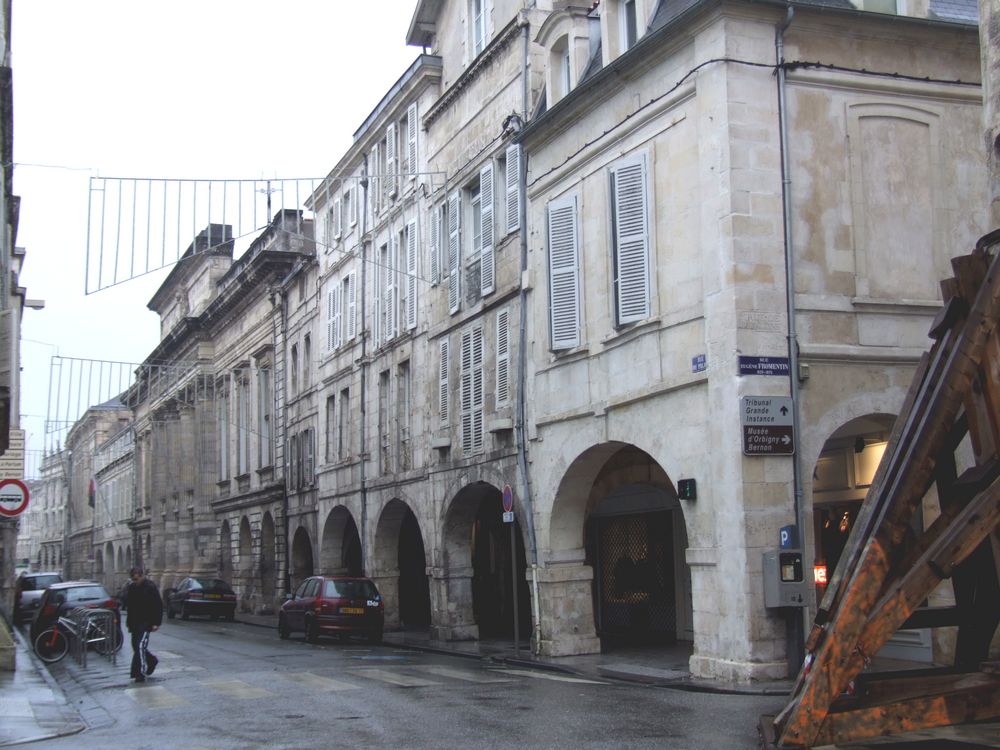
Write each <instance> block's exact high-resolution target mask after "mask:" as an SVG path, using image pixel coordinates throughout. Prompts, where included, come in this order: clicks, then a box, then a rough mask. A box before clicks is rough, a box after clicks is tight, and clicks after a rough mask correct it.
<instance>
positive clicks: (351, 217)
mask: <svg viewBox="0 0 1000 750" xmlns="http://www.w3.org/2000/svg"><path fill="white" fill-rule="evenodd" d="M357 223H358V202H357V191H356V189H355V187H354V184H353V183H351V184H349V185H348V187H347V188H346V189H345V190H344V220H343V222H342V224H341V231H342V232H343V233H344V234H347V233H348V232H350V230H351V228H353V227H354V226H355V225H356V224H357Z"/></svg>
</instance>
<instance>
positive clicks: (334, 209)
mask: <svg viewBox="0 0 1000 750" xmlns="http://www.w3.org/2000/svg"><path fill="white" fill-rule="evenodd" d="M328 225H329V227H330V244H331V245H336V244H337V243H338V242H339V241H340V235H341V234H342V232H343V226H342V213H341V204H340V198H334V200H333V206H331V207H330V214H329V219H328Z"/></svg>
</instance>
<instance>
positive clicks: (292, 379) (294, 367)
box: [288, 344, 299, 396]
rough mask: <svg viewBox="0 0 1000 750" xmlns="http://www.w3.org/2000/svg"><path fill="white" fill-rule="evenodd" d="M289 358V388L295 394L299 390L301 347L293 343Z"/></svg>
mask: <svg viewBox="0 0 1000 750" xmlns="http://www.w3.org/2000/svg"><path fill="white" fill-rule="evenodd" d="M289 359H290V360H291V361H290V362H289V371H288V390H289V393H290V394H291V395H293V396H294V395H296V394H297V393H298V392H299V347H298V345H297V344H292V348H291V351H290V353H289Z"/></svg>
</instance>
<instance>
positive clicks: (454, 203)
mask: <svg viewBox="0 0 1000 750" xmlns="http://www.w3.org/2000/svg"><path fill="white" fill-rule="evenodd" d="M461 210H462V197H461V194H460V193H459V192H458V191H456V192H454V193H452V194H451V197H450V198H448V311H449V312H450V313H453V314H454V313H456V312H458V308H459V307H460V305H461V301H462V298H461V295H460V291H459V279H460V278H461V273H460V270H461V269H460V268H459V266H460V265H461V261H462V253H461V246H460V244H459V239H460V238H459V230H460V228H461V222H460V221H459V212H460V211H461Z"/></svg>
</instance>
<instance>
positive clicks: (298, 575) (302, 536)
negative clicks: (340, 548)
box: [291, 526, 313, 589]
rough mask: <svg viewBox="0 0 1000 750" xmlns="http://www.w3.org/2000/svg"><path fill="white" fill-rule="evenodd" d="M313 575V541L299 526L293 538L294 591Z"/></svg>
mask: <svg viewBox="0 0 1000 750" xmlns="http://www.w3.org/2000/svg"><path fill="white" fill-rule="evenodd" d="M311 575H313V550H312V540H311V539H310V538H309V532H308V531H306V530H305V528H304V527H302V526H299V528H297V529H296V530H295V536H294V537H293V538H292V571H291V578H292V581H291V585H292V589H295V587H296V586H298V585H299V584H300V583H302V581H304V580H305V579H306V578H308V577H309V576H311Z"/></svg>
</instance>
